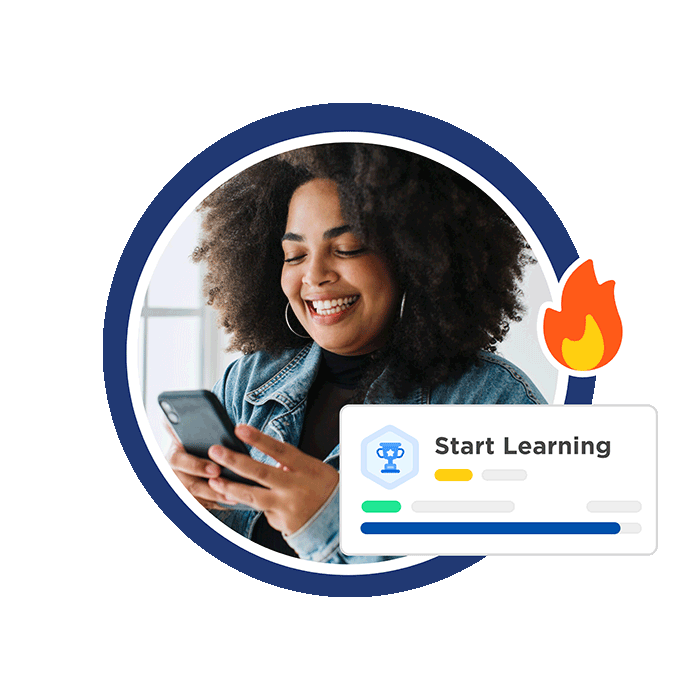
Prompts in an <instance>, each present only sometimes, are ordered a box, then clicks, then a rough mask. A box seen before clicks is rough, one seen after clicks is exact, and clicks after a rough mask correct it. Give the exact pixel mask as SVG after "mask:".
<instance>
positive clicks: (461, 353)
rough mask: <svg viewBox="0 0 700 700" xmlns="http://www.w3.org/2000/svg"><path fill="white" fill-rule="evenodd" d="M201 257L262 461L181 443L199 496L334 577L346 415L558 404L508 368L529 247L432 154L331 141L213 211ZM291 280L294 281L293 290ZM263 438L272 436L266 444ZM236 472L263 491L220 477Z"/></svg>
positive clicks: (275, 163)
mask: <svg viewBox="0 0 700 700" xmlns="http://www.w3.org/2000/svg"><path fill="white" fill-rule="evenodd" d="M201 210H202V211H203V213H204V219H203V229H204V236H203V239H202V242H201V245H200V247H198V248H197V249H196V250H195V252H194V255H193V258H194V260H196V261H204V262H206V263H207V265H208V273H207V275H206V278H205V293H206V294H207V295H208V301H209V303H211V304H212V305H214V307H215V308H217V309H218V311H219V313H220V321H221V324H222V325H223V327H224V328H225V329H226V330H227V331H228V332H230V333H231V334H232V338H233V339H232V342H231V345H230V348H229V349H240V350H242V351H243V353H244V356H243V357H242V358H240V359H239V360H237V361H236V362H234V363H232V364H231V365H230V366H229V368H228V369H227V370H226V373H225V375H224V377H223V378H222V380H221V381H220V382H219V383H218V384H217V386H216V387H215V390H214V391H215V393H216V394H217V395H218V396H219V398H220V399H221V401H222V403H223V404H224V406H225V407H226V410H227V411H228V413H229V415H230V416H231V418H232V420H233V422H234V424H236V425H237V428H236V434H237V435H238V436H239V437H240V438H241V439H242V440H243V441H244V442H245V443H247V444H248V445H249V446H250V456H247V455H240V454H237V453H234V452H232V451H229V450H227V449H225V448H223V447H222V446H215V447H212V448H211V450H210V452H209V456H210V460H211V461H207V460H201V459H197V458H195V457H192V456H190V455H188V454H186V453H185V452H184V451H183V449H182V447H181V446H180V445H178V444H177V443H176V444H175V445H174V446H173V449H172V451H171V456H170V462H171V464H172V466H173V468H174V469H175V471H176V474H177V475H178V476H179V478H180V479H181V480H182V482H183V483H184V484H185V486H186V487H187V488H188V490H189V491H190V492H191V493H192V494H193V495H194V496H195V497H196V498H197V499H198V500H199V502H200V503H201V504H202V505H204V506H205V507H207V508H209V509H211V510H212V511H213V512H214V513H215V514H216V515H217V517H219V518H220V519H221V520H222V521H223V522H225V523H226V524H227V525H229V526H230V527H232V528H233V529H234V530H236V531H237V532H239V533H241V534H243V535H245V536H246V537H248V538H250V539H252V540H254V541H256V542H258V543H260V544H262V545H264V546H266V547H268V548H271V549H274V550H275V551H278V552H283V553H285V554H288V555H290V556H297V557H301V558H303V559H310V560H314V561H323V562H332V563H361V562H366V561H378V560H381V559H383V558H382V557H379V558H378V557H350V556H346V555H344V554H343V553H342V552H341V551H340V549H339V546H338V518H339V516H338V460H339V456H338V455H339V445H338V413H339V411H340V408H341V407H342V406H343V405H345V404H346V403H349V402H354V403H362V402H364V403H402V404H411V403H438V404H440V403H544V399H543V398H542V396H541V394H540V393H539V392H538V390H537V389H536V388H535V387H534V386H533V385H532V383H531V382H530V381H529V380H528V378H527V377H526V376H525V375H524V374H523V373H522V372H521V371H520V370H518V369H517V368H516V367H514V366H513V365H511V364H510V363H508V362H507V361H505V360H503V359H502V358H499V357H497V356H495V355H493V354H491V353H492V352H493V350H494V349H495V345H496V343H498V342H499V341H501V340H502V339H503V337H504V336H505V334H506V332H507V330H508V322H509V321H513V320H517V319H518V318H519V313H520V312H521V307H520V304H519V300H518V295H519V290H518V281H519V280H520V278H521V273H522V268H523V266H524V265H525V264H526V263H527V262H528V261H529V260H530V258H529V256H528V255H527V251H528V247H527V244H526V243H525V241H524V239H523V238H522V236H521V235H520V233H519V232H518V231H517V229H516V228H515V226H514V225H513V224H512V222H511V221H510V220H509V219H508V218H507V217H506V215H505V214H504V213H503V212H502V211H501V209H500V208H499V207H498V206H497V205H496V204H495V203H494V202H493V201H492V200H491V199H489V198H488V197H487V196H486V195H484V194H483V193H482V192H481V191H480V190H479V189H478V188H477V187H475V186H474V185H472V184H471V183H470V182H468V181H467V180H465V179H464V178H462V177H461V176H459V175H457V174H456V173H454V172H453V171H451V170H449V169H448V168H446V167H444V166H442V165H440V164H438V163H435V162H433V161H431V160H428V159H427V158H424V157H422V156H419V155H416V154H413V153H409V152H405V151H401V150H398V149H394V148H389V147H386V146H374V145H366V144H330V145H323V146H314V147H310V148H304V149H299V150H297V151H292V152H289V153H286V154H282V155H281V156H278V157H275V158H272V159H270V160H267V161H264V162H262V163H259V164H258V165H256V166H253V167H252V168H249V169H248V170H246V171H244V172H243V173H241V174H240V175H238V176H236V177H234V178H233V179H232V180H230V181H229V182H227V183H225V184H224V185H223V186H221V187H220V188H219V189H217V190H216V191H215V192H214V193H213V194H211V195H210V196H209V197H208V198H207V199H206V200H205V201H204V202H203V203H202V205H201ZM280 281H281V284H280ZM261 431H262V432H261ZM218 465H223V466H226V467H228V468H230V469H232V470H233V471H235V472H237V473H239V474H241V475H242V476H245V477H248V478H249V479H252V480H253V481H255V482H257V483H259V484H260V487H254V486H244V485H241V484H235V483H233V482H230V481H227V480H225V479H221V478H219V466H218Z"/></svg>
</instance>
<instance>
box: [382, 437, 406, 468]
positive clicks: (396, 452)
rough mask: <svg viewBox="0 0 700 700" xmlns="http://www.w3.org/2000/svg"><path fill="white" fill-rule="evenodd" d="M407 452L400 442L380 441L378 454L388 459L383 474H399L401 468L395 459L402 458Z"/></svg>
mask: <svg viewBox="0 0 700 700" xmlns="http://www.w3.org/2000/svg"><path fill="white" fill-rule="evenodd" d="M404 454H406V451H405V450H404V449H403V447H401V443H400V442H380V443H379V447H378V448H377V456H378V457H381V459H385V460H386V464H385V465H384V469H382V474H398V473H399V471H400V470H399V469H397V468H396V465H395V464H394V460H395V459H400V458H401V457H403V456H404Z"/></svg>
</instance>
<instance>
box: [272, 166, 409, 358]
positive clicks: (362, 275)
mask: <svg viewBox="0 0 700 700" xmlns="http://www.w3.org/2000/svg"><path fill="white" fill-rule="evenodd" d="M282 248H283V249H284V267H283V268H282V291H283V292H284V293H285V295H286V296H287V299H289V303H290V304H291V306H292V309H294V313H295V314H296V317H297V318H298V319H299V321H300V322H301V324H302V325H303V326H304V328H305V329H306V332H307V333H308V334H309V336H310V337H311V338H313V340H314V341H316V342H317V343H318V344H319V345H320V346H321V347H322V348H325V349H326V350H329V351H331V352H334V353H337V354H339V355H363V354H366V353H370V352H373V351H374V350H377V349H379V348H381V347H382V346H383V345H385V344H386V342H387V339H388V332H389V326H390V323H389V322H390V319H391V318H392V317H393V316H394V314H395V313H396V307H397V303H398V286H397V283H396V280H395V279H394V275H393V274H392V272H391V270H390V269H389V267H388V265H387V263H386V261H385V260H384V258H383V257H382V256H381V255H379V254H378V253H377V252H376V251H374V250H371V249H369V248H368V247H367V246H365V245H364V244H363V243H362V241H361V240H360V239H359V238H358V236H357V235H356V234H354V233H353V231H352V228H351V227H350V226H349V225H348V224H346V223H345V220H344V218H343V213H342V211H341V208H340V200H339V198H338V187H337V185H336V184H335V182H333V181H332V180H321V179H314V180H311V181H310V182H307V183H306V184H304V185H302V186H301V187H299V189H297V190H296V192H294V194H293V195H292V199H291V201H290V203H289V215H288V217H287V233H285V234H284V236H282Z"/></svg>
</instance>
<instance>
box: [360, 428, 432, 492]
mask: <svg viewBox="0 0 700 700" xmlns="http://www.w3.org/2000/svg"><path fill="white" fill-rule="evenodd" d="M361 451H362V473H363V474H364V475H365V476H366V477H367V478H368V479H371V480H372V481H374V482H375V483H377V484H379V485H380V486H383V487H384V488H386V489H393V488H396V487H397V486H399V485H400V484H403V483H404V482H406V481H408V480H409V479H411V478H413V477H414V476H416V474H418V440H416V439H415V438H413V437H411V436H410V435H408V433H405V432H403V430H399V428H396V427H394V426H393V425H387V426H384V427H383V428H382V429H381V430H378V431H377V432H376V433H372V435H370V436H369V437H366V438H365V439H364V440H363V441H362V445H361ZM398 460H401V462H400V464H396V462H397V461H398Z"/></svg>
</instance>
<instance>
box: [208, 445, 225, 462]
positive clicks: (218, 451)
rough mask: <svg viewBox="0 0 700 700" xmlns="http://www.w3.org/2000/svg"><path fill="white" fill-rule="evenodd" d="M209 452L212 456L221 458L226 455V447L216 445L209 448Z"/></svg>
mask: <svg viewBox="0 0 700 700" xmlns="http://www.w3.org/2000/svg"><path fill="white" fill-rule="evenodd" d="M209 454H210V455H211V456H212V457H215V458H216V457H218V458H219V459H221V458H222V457H223V456H224V448H223V447H221V445H214V446H212V447H210V448H209Z"/></svg>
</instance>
